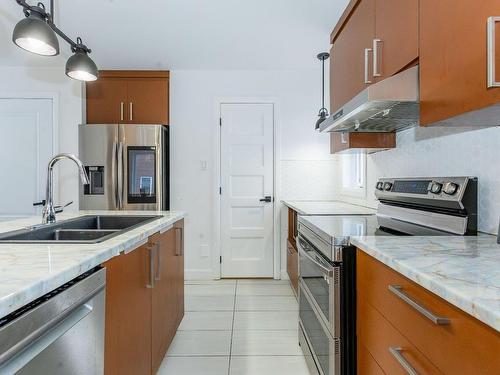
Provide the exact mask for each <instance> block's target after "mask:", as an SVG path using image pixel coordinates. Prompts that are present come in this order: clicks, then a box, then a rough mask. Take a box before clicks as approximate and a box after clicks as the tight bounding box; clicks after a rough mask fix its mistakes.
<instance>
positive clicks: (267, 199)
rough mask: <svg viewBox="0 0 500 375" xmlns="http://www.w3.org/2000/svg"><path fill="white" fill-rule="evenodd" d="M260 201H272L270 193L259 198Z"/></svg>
mask: <svg viewBox="0 0 500 375" xmlns="http://www.w3.org/2000/svg"><path fill="white" fill-rule="evenodd" d="M259 200H260V201H261V202H268V203H269V202H272V200H273V198H272V197H271V196H270V195H266V196H265V197H264V198H263V199H259Z"/></svg>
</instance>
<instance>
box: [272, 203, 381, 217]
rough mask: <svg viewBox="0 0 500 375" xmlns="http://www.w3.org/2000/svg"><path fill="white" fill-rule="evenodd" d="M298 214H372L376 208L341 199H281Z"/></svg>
mask: <svg viewBox="0 0 500 375" xmlns="http://www.w3.org/2000/svg"><path fill="white" fill-rule="evenodd" d="M282 202H283V204H284V205H286V206H288V207H290V208H291V209H292V210H294V211H296V212H297V213H298V214H299V215H374V214H375V213H376V210H374V209H372V208H368V207H364V206H358V205H355V204H351V203H346V202H341V201H288V200H284V201H282Z"/></svg>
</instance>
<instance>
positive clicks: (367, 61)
mask: <svg viewBox="0 0 500 375" xmlns="http://www.w3.org/2000/svg"><path fill="white" fill-rule="evenodd" d="M372 51H373V50H372V49H371V48H365V83H366V84H368V83H372V81H370V76H369V74H370V73H369V71H368V69H369V66H370V52H372Z"/></svg>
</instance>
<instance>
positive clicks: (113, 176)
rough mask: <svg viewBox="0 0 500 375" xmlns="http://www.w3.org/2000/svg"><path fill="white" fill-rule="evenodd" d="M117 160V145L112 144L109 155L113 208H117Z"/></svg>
mask: <svg viewBox="0 0 500 375" xmlns="http://www.w3.org/2000/svg"><path fill="white" fill-rule="evenodd" d="M117 158H118V144H117V143H116V142H113V152H112V155H111V184H112V185H111V186H112V189H113V202H114V205H115V208H118V207H119V206H118V186H117V177H116V162H117Z"/></svg>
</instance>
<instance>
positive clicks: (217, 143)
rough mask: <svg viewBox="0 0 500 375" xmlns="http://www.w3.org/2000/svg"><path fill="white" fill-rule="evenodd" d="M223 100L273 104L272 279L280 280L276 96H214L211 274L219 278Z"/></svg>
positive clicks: (279, 129)
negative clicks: (221, 120) (221, 119)
mask: <svg viewBox="0 0 500 375" xmlns="http://www.w3.org/2000/svg"><path fill="white" fill-rule="evenodd" d="M222 104H272V105H273V126H274V131H273V138H274V139H273V180H274V181H273V189H274V191H273V197H274V201H273V279H275V280H279V279H280V278H281V251H280V249H281V246H280V213H279V205H278V203H279V202H280V201H281V197H280V196H279V192H280V191H281V189H280V187H281V181H280V178H279V176H281V167H280V163H279V160H278V157H279V155H281V137H280V136H279V135H280V134H281V127H280V113H279V108H280V105H279V101H278V99H277V98H275V97H220V98H216V99H215V104H214V106H215V110H214V120H213V127H214V129H215V134H216V136H215V137H214V145H213V147H214V149H213V150H214V155H215V158H214V160H215V164H214V172H213V197H214V199H213V202H214V210H213V212H214V215H213V223H214V224H213V238H214V246H213V249H214V251H213V252H212V254H213V255H212V259H211V264H212V278H213V279H215V280H219V279H220V278H221V274H222V270H221V263H220V257H221V256H222V242H221V208H220V206H221V195H220V194H219V187H220V186H221V168H220V164H221V126H220V122H219V121H220V118H221V105H222Z"/></svg>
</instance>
